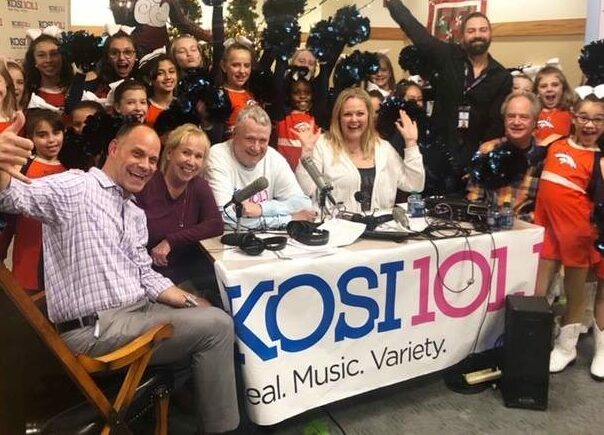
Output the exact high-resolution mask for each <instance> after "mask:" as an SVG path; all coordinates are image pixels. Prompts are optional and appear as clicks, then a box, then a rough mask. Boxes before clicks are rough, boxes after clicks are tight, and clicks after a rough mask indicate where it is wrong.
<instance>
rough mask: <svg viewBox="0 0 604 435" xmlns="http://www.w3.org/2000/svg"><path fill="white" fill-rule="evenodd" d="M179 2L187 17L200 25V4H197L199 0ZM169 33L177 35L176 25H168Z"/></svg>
mask: <svg viewBox="0 0 604 435" xmlns="http://www.w3.org/2000/svg"><path fill="white" fill-rule="evenodd" d="M179 3H180V7H181V8H182V11H183V12H184V14H185V15H186V16H187V18H189V19H190V20H191V21H193V22H195V23H197V24H200V25H201V6H200V5H199V0H180V1H179ZM169 34H170V37H171V38H173V37H175V36H178V35H179V34H180V32H179V30H178V29H177V28H176V27H174V26H170V29H169Z"/></svg>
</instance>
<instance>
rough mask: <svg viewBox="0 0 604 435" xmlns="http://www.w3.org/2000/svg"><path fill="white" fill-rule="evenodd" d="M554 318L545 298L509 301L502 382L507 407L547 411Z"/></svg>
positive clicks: (511, 298) (506, 306) (513, 296)
mask: <svg viewBox="0 0 604 435" xmlns="http://www.w3.org/2000/svg"><path fill="white" fill-rule="evenodd" d="M553 317H554V315H553V312H552V310H551V307H550V306H549V304H548V303H547V301H546V300H545V298H544V297H537V296H518V295H509V296H508V297H507V298H506V304H505V338H504V345H503V362H502V365H503V367H502V369H503V375H502V379H501V391H502V393H503V400H504V402H505V406H508V407H512V408H528V409H541V410H544V409H546V408H547V396H548V387H549V354H550V351H551V336H552V325H553Z"/></svg>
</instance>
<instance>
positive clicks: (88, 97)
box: [82, 91, 107, 106]
mask: <svg viewBox="0 0 604 435" xmlns="http://www.w3.org/2000/svg"><path fill="white" fill-rule="evenodd" d="M82 101H95V102H97V103H99V104H101V105H102V106H105V105H106V104H107V98H99V97H98V96H97V95H96V94H95V93H94V92H90V91H84V92H83V93H82Z"/></svg>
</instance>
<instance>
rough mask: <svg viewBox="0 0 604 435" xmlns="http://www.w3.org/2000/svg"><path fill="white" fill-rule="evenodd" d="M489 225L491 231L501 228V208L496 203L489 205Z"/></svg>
mask: <svg viewBox="0 0 604 435" xmlns="http://www.w3.org/2000/svg"><path fill="white" fill-rule="evenodd" d="M487 226H488V227H489V229H490V230H491V231H497V230H499V210H497V206H496V205H495V206H492V207H489V209H488V211H487Z"/></svg>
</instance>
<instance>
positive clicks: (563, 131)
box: [535, 109, 572, 141]
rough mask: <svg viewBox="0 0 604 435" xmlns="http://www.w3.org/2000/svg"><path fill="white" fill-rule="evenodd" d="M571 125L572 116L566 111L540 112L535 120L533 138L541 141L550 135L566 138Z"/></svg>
mask: <svg viewBox="0 0 604 435" xmlns="http://www.w3.org/2000/svg"><path fill="white" fill-rule="evenodd" d="M571 125H572V115H571V113H570V111H568V110H561V109H552V110H542V111H541V113H540V114H539V119H538V120H537V129H536V131H535V137H536V138H537V140H538V141H542V140H544V139H545V138H547V137H548V136H550V135H552V134H560V135H562V136H568V135H569V134H570V127H571Z"/></svg>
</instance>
